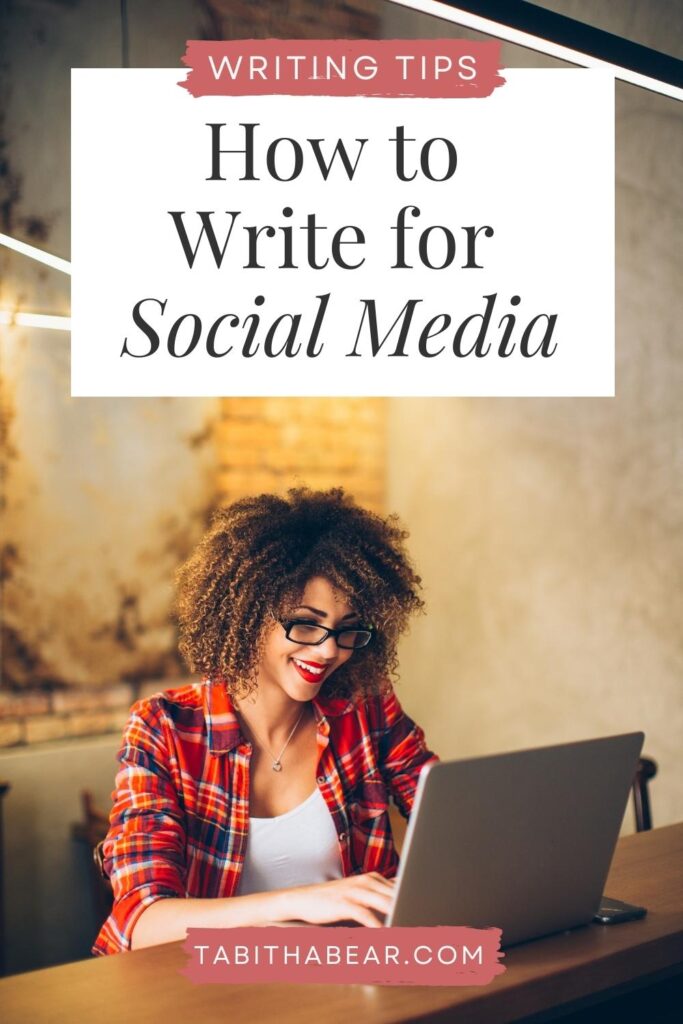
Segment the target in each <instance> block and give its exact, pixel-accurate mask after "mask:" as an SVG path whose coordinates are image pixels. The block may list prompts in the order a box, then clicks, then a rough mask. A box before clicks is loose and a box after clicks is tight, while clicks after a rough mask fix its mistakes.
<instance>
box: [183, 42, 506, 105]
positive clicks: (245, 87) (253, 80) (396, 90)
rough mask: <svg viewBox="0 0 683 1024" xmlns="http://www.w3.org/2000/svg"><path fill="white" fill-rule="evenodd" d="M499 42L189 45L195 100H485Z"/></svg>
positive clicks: (494, 82)
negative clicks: (275, 97)
mask: <svg viewBox="0 0 683 1024" xmlns="http://www.w3.org/2000/svg"><path fill="white" fill-rule="evenodd" d="M500 45H501V44H500V42H499V41H498V40H489V41H486V42H481V41H473V40H465V39H405V40H403V39H384V40H381V41H378V40H369V39H364V40H357V39H237V40H232V41H230V42H227V41H220V40H219V41H211V40H209V41H205V40H200V39H190V40H188V43H187V50H186V51H185V56H184V57H183V58H182V61H183V64H185V65H186V66H187V67H189V68H190V73H189V74H188V76H187V79H186V81H185V82H181V83H180V85H181V86H182V88H184V89H187V90H188V92H190V93H191V94H192V95H193V96H269V95H274V94H283V95H287V96H408V97H415V96H426V97H442V98H454V97H461V98H466V97H473V96H478V97H483V96H490V95H491V93H492V92H493V90H494V89H495V88H496V87H497V86H500V85H503V83H504V79H503V78H502V77H501V76H500V75H499V74H498V71H499V68H500Z"/></svg>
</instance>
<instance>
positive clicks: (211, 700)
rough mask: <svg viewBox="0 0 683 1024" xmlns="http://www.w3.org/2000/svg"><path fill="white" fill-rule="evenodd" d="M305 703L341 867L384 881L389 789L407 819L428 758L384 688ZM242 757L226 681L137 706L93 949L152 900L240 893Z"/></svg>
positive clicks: (245, 801) (125, 931)
mask: <svg viewBox="0 0 683 1024" xmlns="http://www.w3.org/2000/svg"><path fill="white" fill-rule="evenodd" d="M313 709H314V713H315V720H316V724H317V738H318V752H319V761H318V768H317V784H318V788H319V789H320V792H321V793H322V796H323V798H324V800H325V803H326V804H327V807H328V809H329V812H330V814H331V815H332V820H333V822H334V826H335V828H336V831H337V836H338V838H339V850H340V855H341V862H342V870H343V874H344V876H347V875H353V874H360V873H363V872H366V871H378V872H380V873H381V874H383V875H385V876H386V877H387V878H391V877H392V876H393V875H394V874H395V873H396V868H397V865H398V858H397V855H396V851H395V849H394V844H393V840H392V835H391V826H390V824H389V816H388V810H387V808H388V800H389V795H390V794H391V796H392V797H393V798H394V801H395V803H396V804H397V805H398V808H399V810H400V811H401V813H402V814H403V815H404V816H405V817H407V816H408V814H409V813H410V810H411V808H412V805H413V798H414V795H415V788H416V785H417V780H418V776H419V774H420V770H421V768H422V766H423V765H424V764H426V763H427V762H428V761H431V760H435V755H434V754H432V753H431V752H430V751H429V750H428V749H427V747H426V745H425V741H424V734H423V732H422V730H421V729H420V728H419V727H418V726H416V725H415V723H414V722H413V721H412V720H411V719H410V718H408V716H407V715H406V714H405V713H404V712H403V710H402V708H401V706H400V704H399V702H398V700H397V698H396V696H395V694H394V693H393V691H392V690H389V691H388V692H387V693H385V694H383V695H381V696H378V697H371V698H368V699H367V700H365V701H363V702H361V703H358V704H353V703H352V702H350V701H347V700H343V699H338V698H335V699H328V700H325V699H323V698H321V697H318V698H317V699H316V700H314V701H313ZM250 758H251V746H250V745H249V743H248V742H247V740H246V739H245V737H244V736H243V734H242V733H241V731H240V727H239V722H238V719H237V717H236V715H235V713H234V711H233V707H232V704H231V702H230V698H229V697H228V696H227V694H226V691H225V688H224V686H222V685H219V684H212V683H208V682H206V683H196V684H193V685H191V686H185V687H182V688H180V689H176V690H168V691H166V692H164V693H160V694H156V695H155V696H153V697H149V698H146V699H145V700H142V701H139V702H138V703H137V704H135V705H133V708H132V709H131V717H130V720H129V722H128V725H127V727H126V731H125V733H124V737H123V747H122V749H121V750H120V752H119V761H120V763H121V769H120V771H119V773H118V774H117V776H116V790H115V792H114V794H113V799H114V806H113V808H112V812H111V816H110V822H111V825H110V829H109V833H108V835H107V838H106V840H105V843H104V849H103V854H104V864H105V870H106V871H107V873H108V875H109V877H110V879H111V882H112V887H113V891H114V906H113V909H112V913H111V915H110V916H109V917H108V918H107V920H106V921H105V923H104V925H103V926H102V929H101V931H100V933H99V935H98V937H97V939H96V942H95V945H94V946H93V953H98V954H106V953H116V952H119V951H121V950H126V949H129V948H130V942H131V934H132V931H133V927H134V925H135V923H136V921H137V919H138V917H139V916H140V914H141V913H142V912H143V910H145V908H146V907H148V906H149V905H150V904H151V903H153V902H154V901H155V900H158V899H162V898H165V897H185V896H194V897H225V896H232V895H233V894H234V893H235V892H236V890H237V885H238V882H239V878H240V873H241V870H242V865H243V864H244V855H245V851H246V844H247V835H248V830H249V761H250Z"/></svg>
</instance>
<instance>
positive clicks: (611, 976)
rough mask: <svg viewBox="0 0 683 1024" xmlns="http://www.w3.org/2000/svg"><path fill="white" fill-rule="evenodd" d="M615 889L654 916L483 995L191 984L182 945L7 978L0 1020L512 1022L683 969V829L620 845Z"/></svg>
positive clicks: (534, 960) (514, 952)
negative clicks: (184, 971) (185, 974)
mask: <svg viewBox="0 0 683 1024" xmlns="http://www.w3.org/2000/svg"><path fill="white" fill-rule="evenodd" d="M606 892H607V893H608V895H611V896H614V897H616V898H618V899H623V900H627V901H629V902H631V903H639V904H642V905H644V906H646V907H647V908H648V915H647V917H646V918H644V919H643V920H641V921H631V922H628V923H626V924H621V925H614V926H609V927H604V926H600V925H589V926H587V927H584V928H579V929H576V930H574V931H572V932H566V933H564V934H561V935H555V936H551V937H549V938H546V939H539V940H536V941H535V942H528V943H525V944H524V945H521V946H517V947H515V948H513V949H511V950H509V951H508V953H507V955H506V958H505V963H506V965H507V968H508V969H507V971H506V973H505V974H503V975H501V976H500V977H498V978H496V979H494V981H493V982H492V983H491V984H490V985H488V986H485V987H484V988H427V987H419V988H417V987H416V988H411V987H406V988H400V987H399V988H392V987H383V986H361V985H358V986H354V985H349V986H342V985H326V986H325V987H324V988H321V987H320V986H318V985H301V986H294V985H276V984H273V985H268V984H266V985H259V986H255V985H193V984H192V983H191V982H189V981H187V980H186V979H185V978H184V977H182V976H181V975H180V974H179V970H180V968H181V967H182V966H183V965H184V963H185V957H184V954H183V952H182V948H181V944H180V943H172V944H168V945H165V946H157V947H155V948H152V949H143V950H139V951H137V952H133V953H127V954H124V955H118V956H111V957H105V958H100V959H93V960H85V961H81V962H79V963H75V964H66V965H64V966H62V967H51V968H48V969H46V970H41V971H34V972H31V973H28V974H20V975H16V976H15V977H11V978H6V979H4V980H0V1016H1V1017H2V1019H3V1021H4V1022H6V1024H15V1022H16V1024H19V1022H21V1024H25V1022H31V1024H51V1022H55V1024H57V1022H59V1024H61V1022H63V1021H81V1020H83V1021H85V1020H95V1021H97V1022H98V1024H110V1022H111V1024H121V1022H122V1021H125V1020H127V1019H134V1020H135V1021H136V1022H139V1024H159V1022H168V1024H173V1022H175V1021H188V1020H200V1021H202V1024H212V1022H214V1021H225V1020H227V1019H228V1018H229V1019H231V1020H240V1021H256V1020H257V1021H259V1024H269V1022H273V1024H290V1022H296V1024H319V1021H320V1019H321V1017H322V1019H324V1020H325V1021H326V1022H330V1024H337V1022H339V1024H349V1022H350V1021H351V1022H353V1021H362V1022H363V1024H389V1022H392V1024H393V1022H400V1021H409V1020H413V1021H415V1020H423V1021H425V1020H431V1021H443V1022H446V1021H459V1020H463V1021H467V1024H505V1022H509V1021H514V1020H518V1019H519V1018H521V1017H525V1016H527V1015H530V1014H537V1013H543V1012H544V1011H547V1010H549V1009H551V1008H553V1007H557V1006H560V1005H563V1004H567V1003H573V1002H575V1001H576V1000H581V999H586V998H590V997H598V996H599V995H600V994H604V993H606V992H607V991H609V990H613V989H615V988H617V987H618V986H624V985H632V984H634V983H641V984H647V983H648V980H649V979H652V978H654V977H655V976H656V975H657V974H660V975H661V973H662V972H667V971H677V970H680V971H683V823H682V824H680V825H672V826H670V827H668V828H663V829H656V830H655V831H653V832H643V833H640V834H639V835H633V836H627V837H625V838H624V839H621V840H620V841H619V843H618V846H617V850H616V853H615V857H614V862H613V865H612V869H611V871H610V875H609V879H608V884H607V886H606Z"/></svg>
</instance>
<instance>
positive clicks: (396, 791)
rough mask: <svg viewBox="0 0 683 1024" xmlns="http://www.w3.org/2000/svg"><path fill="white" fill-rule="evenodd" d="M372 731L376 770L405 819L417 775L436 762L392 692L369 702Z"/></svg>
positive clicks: (419, 731) (417, 726)
mask: <svg viewBox="0 0 683 1024" xmlns="http://www.w3.org/2000/svg"><path fill="white" fill-rule="evenodd" d="M371 706H372V711H371V714H370V721H371V729H372V731H373V733H375V736H376V744H377V751H378V756H379V769H380V772H381V773H382V777H383V779H384V781H385V783H386V785H387V786H388V788H389V790H390V791H391V794H392V796H393V798H394V801H395V803H396V805H397V807H398V809H399V810H400V812H401V814H402V815H403V816H404V818H407V817H408V816H409V814H410V812H411V810H412V807H413V801H414V799H415V790H416V788H417V780H418V779H419V777H420V772H421V771H422V769H423V767H424V766H425V765H426V764H429V763H430V762H431V761H438V757H437V756H436V754H434V753H433V752H432V751H431V750H429V748H428V747H427V744H426V742H425V735H424V732H423V731H422V729H421V728H420V726H419V725H416V724H415V722H414V721H413V720H412V718H409V717H408V715H407V714H406V713H405V711H404V710H403V708H402V707H401V705H400V704H399V701H398V698H397V697H396V694H395V693H394V691H393V690H389V691H387V692H386V693H385V694H383V695H382V696H381V697H379V698H375V700H374V701H373V702H372V705H371Z"/></svg>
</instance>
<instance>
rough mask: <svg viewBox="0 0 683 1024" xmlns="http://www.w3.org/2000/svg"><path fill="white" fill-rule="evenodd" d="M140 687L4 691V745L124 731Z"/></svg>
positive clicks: (0, 697)
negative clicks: (93, 689) (129, 711)
mask: <svg viewBox="0 0 683 1024" xmlns="http://www.w3.org/2000/svg"><path fill="white" fill-rule="evenodd" d="M138 689H139V687H138V686H135V685H133V684H132V683H119V684H117V685H115V686H110V687H106V688H105V689H102V690H96V691H92V690H81V689H73V690H53V691H52V692H47V691H31V690H29V691H23V692H21V693H18V692H17V693H14V692H11V691H8V690H5V691H0V748H2V747H17V746H26V745H28V744H35V743H47V742H49V741H51V740H64V739H73V738H76V737H81V736H98V735H102V734H105V733H120V732H121V730H122V728H123V726H124V724H125V721H126V718H127V717H128V710H129V708H130V706H131V704H132V703H133V701H134V700H136V698H137V696H138ZM156 689H161V686H159V685H157V687H156Z"/></svg>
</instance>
